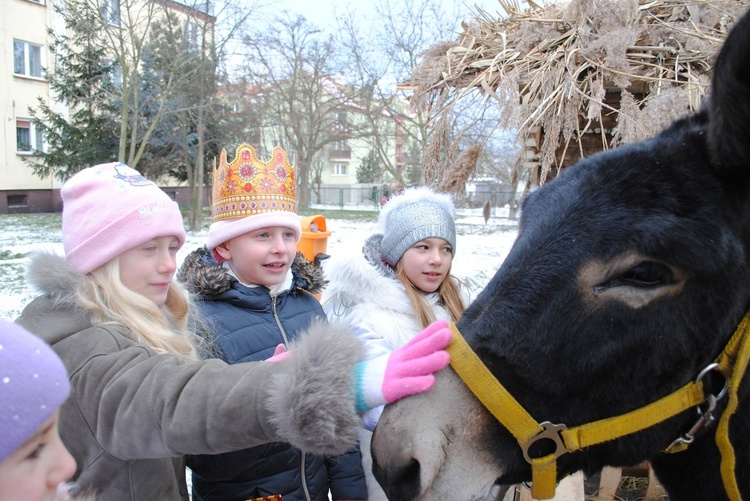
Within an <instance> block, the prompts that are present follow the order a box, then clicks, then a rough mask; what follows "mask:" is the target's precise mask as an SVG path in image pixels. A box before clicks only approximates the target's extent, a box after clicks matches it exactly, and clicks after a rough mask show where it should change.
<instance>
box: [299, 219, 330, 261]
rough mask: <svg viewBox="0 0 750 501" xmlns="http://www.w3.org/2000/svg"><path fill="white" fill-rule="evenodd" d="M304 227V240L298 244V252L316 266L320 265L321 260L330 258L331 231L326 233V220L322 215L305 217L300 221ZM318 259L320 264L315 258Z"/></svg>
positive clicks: (301, 239)
mask: <svg viewBox="0 0 750 501" xmlns="http://www.w3.org/2000/svg"><path fill="white" fill-rule="evenodd" d="M300 224H301V226H302V238H300V240H299V242H297V251H298V252H301V253H302V255H303V256H305V258H306V259H307V260H308V261H310V262H313V263H315V264H319V262H320V260H321V258H322V259H325V258H327V257H328V255H327V254H326V250H327V249H328V237H330V236H331V232H330V231H326V218H325V217H324V216H321V215H317V216H308V217H303V218H302V220H301V221H300ZM316 257H317V258H318V262H316V261H315V258H316Z"/></svg>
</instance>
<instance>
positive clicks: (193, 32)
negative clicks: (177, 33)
mask: <svg viewBox="0 0 750 501" xmlns="http://www.w3.org/2000/svg"><path fill="white" fill-rule="evenodd" d="M183 30H184V32H185V44H186V45H187V48H188V49H190V50H198V49H199V48H200V38H199V34H200V29H199V27H198V24H196V23H195V22H193V21H190V20H188V19H186V20H185V22H184V23H183Z"/></svg>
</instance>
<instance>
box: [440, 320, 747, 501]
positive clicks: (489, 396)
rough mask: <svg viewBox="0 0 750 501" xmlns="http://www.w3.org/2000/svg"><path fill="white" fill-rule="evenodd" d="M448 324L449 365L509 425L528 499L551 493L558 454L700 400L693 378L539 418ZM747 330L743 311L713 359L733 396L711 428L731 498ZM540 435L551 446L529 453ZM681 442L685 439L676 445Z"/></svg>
mask: <svg viewBox="0 0 750 501" xmlns="http://www.w3.org/2000/svg"><path fill="white" fill-rule="evenodd" d="M450 329H451V331H452V332H453V340H452V341H451V344H450V345H449V346H448V348H447V350H448V352H449V353H450V355H451V366H452V367H453V370H454V371H455V372H456V374H458V376H459V377H460V378H461V380H463V382H464V384H465V385H466V386H467V387H468V388H469V390H470V391H471V392H472V393H473V394H474V395H475V396H476V397H477V398H478V399H479V401H480V402H482V405H484V406H485V407H486V408H487V410H488V411H489V412H490V413H491V414H492V415H493V416H495V418H496V419H497V420H498V421H499V422H500V424H502V425H503V426H504V427H505V428H507V429H508V431H510V433H511V434H512V435H513V436H514V437H515V438H516V440H517V441H518V443H519V445H520V446H521V448H522V449H523V453H524V457H525V458H526V460H527V461H528V462H529V463H530V464H531V475H532V487H531V494H532V497H533V498H534V499H551V498H552V497H554V495H555V487H556V483H557V458H558V457H559V456H561V455H563V454H565V453H567V452H572V451H576V450H579V449H582V448H585V447H590V446H592V445H596V444H600V443H603V442H607V441H610V440H614V439H616V438H620V437H623V436H625V435H629V434H631V433H635V432H637V431H641V430H644V429H646V428H649V427H651V426H654V425H656V424H658V423H661V422H662V421H665V420H666V419H669V418H671V417H674V416H676V415H678V414H680V413H681V412H683V411H685V410H688V409H690V408H692V407H697V406H699V405H701V404H703V403H704V402H705V401H706V397H705V394H704V389H703V383H702V381H701V380H700V378H699V380H698V381H695V382H690V383H688V384H686V385H685V386H683V387H682V388H679V389H678V390H676V391H675V392H673V393H670V394H669V395H667V396H665V397H662V398H660V399H659V400H657V401H655V402H653V403H651V404H648V405H646V406H644V407H641V408H639V409H635V410H633V411H630V412H627V413H625V414H621V415H619V416H615V417H610V418H605V419H601V420H598V421H594V422H592V423H587V424H583V425H580V426H576V427H573V428H568V427H567V426H566V425H564V424H552V423H550V422H546V421H545V422H542V423H540V422H538V421H537V420H536V419H534V418H533V417H532V416H531V415H530V414H529V413H528V412H527V411H526V409H524V408H523V406H521V404H519V403H518V401H517V400H516V399H515V398H514V397H513V396H512V395H511V394H510V392H508V390H507V389H506V388H505V387H504V386H503V385H502V384H500V382H499V381H498V380H497V379H496V378H495V376H494V375H493V374H492V373H491V372H490V371H489V369H488V368H487V367H486V366H485V365H484V363H483V362H482V361H481V360H480V359H479V357H478V356H477V355H476V353H475V352H474V351H473V350H472V349H471V347H469V345H468V344H467V343H466V340H465V339H464V338H463V336H462V335H461V333H460V332H459V330H458V327H456V325H455V324H450ZM749 330H750V312H749V313H748V314H747V315H746V316H745V318H744V319H743V321H742V323H741V324H740V326H739V327H738V328H737V330H736V331H735V333H734V335H733V336H732V339H731V340H730V341H729V343H728V344H727V347H726V348H725V349H724V351H723V352H722V354H721V355H720V356H719V358H718V360H717V361H718V364H719V366H718V368H717V370H719V372H721V373H722V374H724V376H725V377H727V376H728V375H730V374H731V378H729V381H730V383H729V393H730V406H731V404H732V401H733V400H734V402H735V403H734V406H733V408H731V407H728V409H727V410H728V411H730V410H731V412H726V413H725V414H724V416H722V419H721V422H720V424H719V429H717V444H719V448H720V450H721V453H722V477H723V478H724V483H725V487H726V489H727V492H728V493H729V495H730V499H732V500H735V499H736V500H739V499H741V498H740V497H736V498H735V497H733V494H732V491H733V490H734V491H737V492H739V491H738V489H737V486H736V479H735V478H734V451H733V449H732V447H731V444H730V443H729V437H728V426H729V424H728V421H729V418H730V417H731V414H733V413H734V409H736V400H737V396H736V394H737V387H738V386H739V381H741V379H742V376H743V375H744V372H745V369H746V367H747V365H748V360H750V336H746V335H745V334H746V333H747V332H748V331H749ZM735 359H736V360H735ZM733 368H734V371H733V370H732V369H733ZM732 387H734V389H733V388H732ZM732 390H733V391H732ZM720 435H721V436H720ZM545 439H546V440H552V441H553V442H554V444H555V452H553V453H551V454H548V455H546V456H543V457H540V458H531V457H530V456H529V448H530V447H531V445H532V444H533V443H535V442H536V441H538V440H545ZM685 448H686V445H685V446H684V447H682V448H681V449H679V450H684V449H685ZM725 471H726V473H725ZM728 478H729V479H730V480H729V481H728Z"/></svg>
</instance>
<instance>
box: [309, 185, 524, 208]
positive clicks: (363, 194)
mask: <svg viewBox="0 0 750 501" xmlns="http://www.w3.org/2000/svg"><path fill="white" fill-rule="evenodd" d="M394 192H395V190H394V189H393V188H391V187H388V186H362V185H357V186H321V187H320V188H319V189H314V188H311V189H310V191H309V193H308V194H309V197H308V200H309V201H310V205H311V206H326V207H329V208H339V209H341V210H348V209H360V210H361V209H375V210H377V209H379V208H380V207H381V206H382V205H383V204H385V202H386V201H387V200H388V198H389V197H390V196H391V195H392V194H393V193H394ZM454 198H455V203H456V206H457V207H460V208H476V207H482V206H483V205H484V203H485V202H486V201H487V200H489V201H490V206H492V207H503V206H505V205H507V204H509V203H510V201H511V199H512V198H513V191H512V190H511V189H510V188H505V187H503V188H500V189H480V187H477V189H476V190H475V191H473V192H467V193H464V194H463V195H462V196H457V197H454Z"/></svg>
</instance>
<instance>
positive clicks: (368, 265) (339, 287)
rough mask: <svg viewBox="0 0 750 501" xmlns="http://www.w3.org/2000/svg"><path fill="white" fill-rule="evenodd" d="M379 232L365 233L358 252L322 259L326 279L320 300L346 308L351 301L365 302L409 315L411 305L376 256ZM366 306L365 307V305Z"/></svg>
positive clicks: (410, 315)
mask: <svg viewBox="0 0 750 501" xmlns="http://www.w3.org/2000/svg"><path fill="white" fill-rule="evenodd" d="M382 237H383V236H382V235H380V234H376V235H372V236H371V237H369V238H368V239H367V240H366V241H365V244H364V247H363V248H362V253H361V254H356V255H354V256H346V257H341V258H338V257H334V258H332V259H330V260H329V261H330V263H328V262H326V264H325V267H326V268H325V269H326V274H327V275H328V277H329V279H330V282H329V285H328V287H327V288H326V289H325V290H324V291H323V297H322V301H321V302H322V303H323V305H324V307H325V308H328V303H329V302H331V303H332V304H335V305H336V307H335V309H336V310H338V309H339V308H340V307H342V308H344V309H345V310H348V309H349V308H351V307H352V306H355V305H368V307H371V308H372V309H375V310H379V311H387V312H395V313H396V314H398V315H405V316H409V317H412V316H413V313H412V307H411V303H410V302H409V299H408V297H407V295H406V291H405V290H404V286H403V285H402V284H401V282H399V281H398V279H397V278H396V275H395V274H394V272H393V270H392V269H391V268H390V267H389V266H388V265H387V264H385V263H384V262H383V261H382V260H381V259H380V252H379V250H378V249H379V248H380V240H381V239H382ZM368 309H369V308H368Z"/></svg>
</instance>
